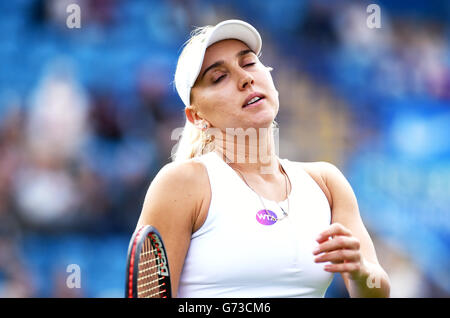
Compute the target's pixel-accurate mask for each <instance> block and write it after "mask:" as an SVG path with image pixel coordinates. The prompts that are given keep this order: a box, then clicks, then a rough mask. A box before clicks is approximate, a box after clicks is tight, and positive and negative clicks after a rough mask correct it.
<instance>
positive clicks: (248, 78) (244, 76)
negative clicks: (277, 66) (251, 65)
mask: <svg viewBox="0 0 450 318" xmlns="http://www.w3.org/2000/svg"><path fill="white" fill-rule="evenodd" d="M254 83H255V80H254V78H253V76H252V75H251V74H250V73H248V72H245V71H241V74H240V77H239V83H238V88H239V90H245V89H247V88H248V87H249V86H253V84H254Z"/></svg>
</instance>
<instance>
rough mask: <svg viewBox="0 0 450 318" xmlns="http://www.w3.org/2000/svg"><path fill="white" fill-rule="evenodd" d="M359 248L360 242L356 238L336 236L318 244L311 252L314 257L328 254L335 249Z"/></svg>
mask: <svg viewBox="0 0 450 318" xmlns="http://www.w3.org/2000/svg"><path fill="white" fill-rule="evenodd" d="M359 247H360V242H359V240H358V239H357V238H356V237H353V236H351V237H348V236H342V235H339V236H336V237H334V238H333V239H331V240H327V241H325V242H323V243H320V244H319V245H318V246H317V247H316V248H315V249H314V251H313V254H314V255H317V254H320V253H324V252H330V251H334V250H337V249H350V250H358V249H359Z"/></svg>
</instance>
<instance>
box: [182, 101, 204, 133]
mask: <svg viewBox="0 0 450 318" xmlns="http://www.w3.org/2000/svg"><path fill="white" fill-rule="evenodd" d="M184 113H185V114H186V118H187V119H188V120H189V122H190V123H191V124H193V125H194V126H197V127H199V128H200V127H201V125H202V123H203V122H204V121H205V120H204V119H203V118H202V117H201V116H200V115H199V114H198V112H197V111H196V110H195V109H194V107H192V106H188V107H186V108H185V109H184Z"/></svg>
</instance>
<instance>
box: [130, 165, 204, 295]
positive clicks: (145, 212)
mask: <svg viewBox="0 0 450 318" xmlns="http://www.w3.org/2000/svg"><path fill="white" fill-rule="evenodd" d="M203 169H204V167H203V165H202V164H201V163H198V162H195V161H188V162H184V163H170V164H168V165H166V166H165V167H164V168H163V169H161V170H160V172H159V173H158V174H157V175H156V177H155V178H154V179H153V181H152V183H151V184H150V186H149V188H148V191H147V194H146V196H145V200H144V204H143V207H142V211H141V215H140V217H139V221H138V223H137V227H139V226H142V225H146V224H150V225H152V226H154V227H155V228H157V229H158V231H159V232H160V234H161V236H162V239H163V241H164V245H165V247H166V249H167V257H168V261H169V269H170V274H171V283H172V293H173V295H174V297H176V293H177V290H178V282H179V278H180V274H181V270H182V268H183V264H184V259H185V257H186V253H187V250H188V248H189V244H190V239H191V235H192V232H193V227H194V224H195V221H196V218H197V216H198V213H199V210H200V208H201V205H202V202H203V201H202V188H203V184H202V182H204V181H205V179H204V178H202V176H203V175H204V174H203V172H204V170H203ZM203 189H204V188H203Z"/></svg>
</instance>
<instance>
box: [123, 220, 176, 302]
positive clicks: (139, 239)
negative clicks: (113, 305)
mask: <svg viewBox="0 0 450 318" xmlns="http://www.w3.org/2000/svg"><path fill="white" fill-rule="evenodd" d="M148 236H150V239H152V240H156V241H157V243H158V245H159V250H160V253H159V254H160V255H162V260H161V259H160V258H158V257H156V258H155V259H156V260H157V262H162V263H164V265H165V266H164V267H165V269H166V270H167V273H165V274H164V275H161V272H160V271H159V270H158V274H157V276H158V278H159V279H160V280H162V281H163V282H164V283H165V285H164V287H165V289H166V291H165V292H164V296H163V297H162V298H171V284H170V271H169V262H168V259H167V252H166V249H165V247H164V243H163V240H162V237H161V234H160V233H159V232H158V230H157V229H156V228H155V227H153V226H151V225H143V226H141V227H140V228H139V229H137V230H136V231H134V233H133V236H132V237H131V240H130V243H129V246H128V253H127V255H128V257H127V273H126V279H125V298H139V297H138V287H137V281H138V278H139V259H140V254H141V250H142V248H143V246H144V242H145V240H146V238H147V237H148ZM159 264H161V263H159Z"/></svg>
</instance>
